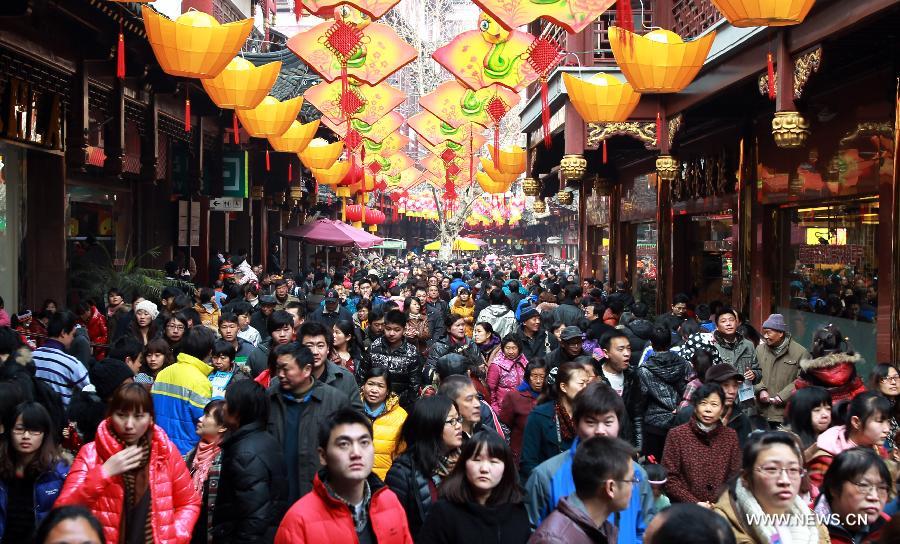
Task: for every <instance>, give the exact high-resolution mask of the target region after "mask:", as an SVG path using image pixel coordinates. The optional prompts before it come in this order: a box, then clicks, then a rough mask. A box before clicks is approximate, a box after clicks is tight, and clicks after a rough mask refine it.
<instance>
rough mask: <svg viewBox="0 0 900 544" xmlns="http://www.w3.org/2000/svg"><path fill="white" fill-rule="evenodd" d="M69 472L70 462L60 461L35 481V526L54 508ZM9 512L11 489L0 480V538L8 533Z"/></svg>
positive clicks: (33, 487)
mask: <svg viewBox="0 0 900 544" xmlns="http://www.w3.org/2000/svg"><path fill="white" fill-rule="evenodd" d="M67 474H69V462H68V461H63V460H61V461H59V462H57V463H56V464H55V465H54V466H53V467H52V468H50V470H47V471H45V472H43V473H42V474H41V475H39V476H38V477H37V478H36V479H35V481H34V485H33V486H32V489H33V491H34V494H33V495H34V499H33V501H34V502H33V503H32V505H33V507H34V526H35V527H37V526H39V525H40V524H41V521H43V520H44V518H45V517H47V514H49V513H50V510H52V509H53V503H54V502H55V501H56V498H57V497H58V496H59V491H60V489H62V487H63V482H65V480H66V475H67ZM8 512H9V489H8V486H7V484H6V482H5V481H3V480H0V540H3V535H4V534H6V516H7V513H8Z"/></svg>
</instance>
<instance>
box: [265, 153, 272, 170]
mask: <svg viewBox="0 0 900 544" xmlns="http://www.w3.org/2000/svg"><path fill="white" fill-rule="evenodd" d="M270 170H272V162H271V160H270V159H269V150H268V149H266V172H268V171H270Z"/></svg>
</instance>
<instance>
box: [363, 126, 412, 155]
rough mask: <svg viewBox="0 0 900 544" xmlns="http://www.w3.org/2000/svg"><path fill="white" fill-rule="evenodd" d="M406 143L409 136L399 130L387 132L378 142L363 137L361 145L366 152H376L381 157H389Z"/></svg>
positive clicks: (404, 146)
mask: <svg viewBox="0 0 900 544" xmlns="http://www.w3.org/2000/svg"><path fill="white" fill-rule="evenodd" d="M407 145H409V138H407V137H406V136H404V135H403V134H400V133H399V132H394V133H392V134H389V135H388V136H387V137H386V138H385V139H384V140H382V141H380V142H375V141H373V140H370V139H368V138H363V146H365V149H366V154H369V153H378V154H380V155H381V156H382V157H390V156H391V155H393V154H394V153H397V152H399V151H400V150H401V149H405V148H406V146H407Z"/></svg>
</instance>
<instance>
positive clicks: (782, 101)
mask: <svg viewBox="0 0 900 544" xmlns="http://www.w3.org/2000/svg"><path fill="white" fill-rule="evenodd" d="M788 32H789V30H786V29H781V30H778V34H777V41H778V46H777V48H776V50H775V55H774V61H775V81H776V82H777V85H775V111H796V109H797V106H796V105H794V61H793V59H791V50H790V45H789V44H788Z"/></svg>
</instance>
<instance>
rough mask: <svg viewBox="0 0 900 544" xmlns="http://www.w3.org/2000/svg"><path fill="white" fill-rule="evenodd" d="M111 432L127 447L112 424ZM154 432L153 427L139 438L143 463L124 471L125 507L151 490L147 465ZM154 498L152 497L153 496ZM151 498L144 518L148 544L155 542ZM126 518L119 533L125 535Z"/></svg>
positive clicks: (145, 536) (134, 502)
mask: <svg viewBox="0 0 900 544" xmlns="http://www.w3.org/2000/svg"><path fill="white" fill-rule="evenodd" d="M108 428H109V432H110V434H112V436H113V438H115V439H116V442H118V443H119V444H121V445H122V447H123V448H125V447H127V446H126V444H125V442H124V441H123V440H122V439H121V438H119V436H118V435H117V434H116V432H115V431H114V430H113V428H112V425H110V426H109V427H108ZM152 432H153V430H152V429H151V430H150V431H149V432H147V433H146V434H145V435H144V436H142V437H141V439H140V440H138V443H137V445H138V447H140V448H141V449H142V450H143V451H144V455H143V456H142V457H141V464H140V465H138V466H137V467H136V468H134V469H132V470H130V471H128V472H124V473H122V484H123V485H124V487H125V508H134V507H135V506H136V505H137V503H138V501H140V499H141V497H143V495H144V493H149V492H150V486H149V480H150V477H149V474H148V473H147V470H146V468H147V465H148V464H149V463H150V435H151V433H152ZM151 499H152V497H151ZM152 502H153V501H152V500H151V506H150V509H149V510H148V511H147V516H146V517H145V518H144V542H146V543H147V544H153V516H152V511H153V505H152ZM125 519H126V516H125V515H124V512H123V515H122V525H123V527H122V528H121V530H120V532H119V534H120V535H123V536H124V535H125V534H126V531H125V527H124V524H125Z"/></svg>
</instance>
